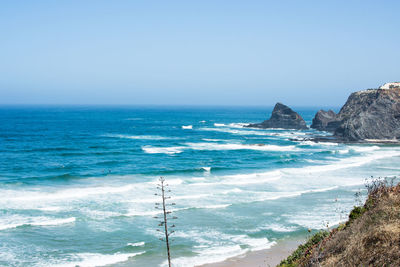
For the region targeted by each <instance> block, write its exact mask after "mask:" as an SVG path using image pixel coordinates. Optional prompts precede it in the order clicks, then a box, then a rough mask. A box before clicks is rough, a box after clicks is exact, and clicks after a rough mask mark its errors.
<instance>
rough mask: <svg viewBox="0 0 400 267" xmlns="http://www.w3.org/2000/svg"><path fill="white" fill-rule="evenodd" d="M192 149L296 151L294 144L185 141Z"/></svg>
mask: <svg viewBox="0 0 400 267" xmlns="http://www.w3.org/2000/svg"><path fill="white" fill-rule="evenodd" d="M185 144H186V145H187V146H188V147H189V148H190V149H194V150H260V151H296V150H297V148H296V147H295V146H278V145H265V144H235V143H231V144H216V143H185Z"/></svg>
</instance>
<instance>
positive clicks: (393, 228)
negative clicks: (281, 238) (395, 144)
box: [279, 179, 400, 267]
mask: <svg viewBox="0 0 400 267" xmlns="http://www.w3.org/2000/svg"><path fill="white" fill-rule="evenodd" d="M393 181H394V180H393V179H392V180H390V181H388V180H387V179H384V180H380V179H377V180H373V182H372V183H370V184H368V185H367V189H368V197H367V199H366V201H365V204H364V205H362V206H356V207H354V209H353V210H352V211H351V212H350V214H349V219H348V221H347V222H346V223H344V224H341V225H339V226H338V227H337V228H334V229H332V230H329V231H321V232H317V233H316V234H314V235H313V236H311V237H310V238H309V239H308V241H307V242H306V243H305V244H303V245H300V246H299V247H298V248H297V249H296V250H295V251H294V252H293V253H292V254H291V255H290V256H289V257H288V258H286V259H285V260H283V261H282V262H281V263H280V264H279V266H281V267H291V266H400V253H399V251H400V184H397V185H393Z"/></svg>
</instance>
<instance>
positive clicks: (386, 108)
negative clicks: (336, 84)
mask: <svg viewBox="0 0 400 267" xmlns="http://www.w3.org/2000/svg"><path fill="white" fill-rule="evenodd" d="M311 128H314V129H317V130H322V131H328V132H333V136H334V138H335V139H336V140H339V141H344V142H354V141H355V142H358V141H363V142H398V141H399V140H400V83H387V84H385V85H383V86H381V87H380V88H378V89H368V90H363V91H359V92H355V93H352V94H351V95H350V96H349V98H348V99H347V101H346V103H345V105H344V106H343V107H342V108H341V109H340V112H339V113H338V114H335V113H334V112H333V111H324V110H320V111H318V113H317V114H316V115H315V117H314V119H313V124H312V125H311Z"/></svg>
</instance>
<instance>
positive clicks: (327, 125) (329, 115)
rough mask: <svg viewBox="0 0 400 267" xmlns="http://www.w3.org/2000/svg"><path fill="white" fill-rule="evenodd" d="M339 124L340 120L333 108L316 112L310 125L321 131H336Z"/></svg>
mask: <svg viewBox="0 0 400 267" xmlns="http://www.w3.org/2000/svg"><path fill="white" fill-rule="evenodd" d="M339 125H340V120H339V118H338V115H337V114H336V113H335V112H334V111H333V110H329V111H325V110H323V109H321V110H320V111H318V112H317V114H315V117H314V119H313V120H312V124H311V126H310V127H311V128H313V129H316V130H319V131H326V132H334V131H335V130H336V129H337V128H338V127H339Z"/></svg>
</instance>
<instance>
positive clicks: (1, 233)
mask: <svg viewBox="0 0 400 267" xmlns="http://www.w3.org/2000/svg"><path fill="white" fill-rule="evenodd" d="M295 110H296V111H298V112H299V113H300V114H301V115H302V116H303V118H304V119H305V120H306V122H307V124H308V125H310V124H311V120H312V118H313V116H314V115H315V113H316V111H317V110H318V109H317V108H307V107H300V108H295ZM335 110H336V111H337V110H338V109H337V108H336V109H335ZM271 111H272V107H184V106H180V107H171V106H166V107H162V106H138V107H128V106H126V107H125V106H120V107H117V106H116V107H114V106H2V107H0V196H1V197H0V266H29V267H31V266H63V267H64V266H71V267H75V266H81V267H83V266H85V267H86V266H167V261H166V259H167V258H166V247H165V243H164V242H163V241H161V240H160V238H162V237H163V233H162V227H159V224H160V222H159V220H160V209H157V208H155V207H159V205H158V204H156V203H160V202H161V197H160V196H159V189H158V188H157V184H158V183H159V182H158V180H159V178H160V177H163V178H164V179H165V180H166V183H167V184H168V189H167V191H166V194H167V196H168V198H167V199H166V202H167V204H169V205H168V206H167V209H168V210H169V211H170V212H171V213H170V214H168V216H169V217H170V218H171V217H177V218H176V219H174V220H173V219H170V220H169V221H168V223H169V226H170V232H171V235H170V241H171V244H170V246H171V259H172V266H175V267H178V266H182V267H190V266H196V265H201V264H206V263H212V262H218V261H223V260H225V259H227V258H230V257H234V256H239V255H244V254H246V253H248V252H250V251H257V250H264V249H268V248H270V247H271V246H273V245H275V244H276V243H277V242H279V241H280V240H283V239H287V238H297V237H304V236H306V235H307V234H308V231H309V230H311V231H317V230H319V229H326V228H328V227H331V226H335V225H337V224H339V223H340V222H342V221H346V219H347V217H348V214H349V211H350V210H351V209H352V208H353V206H354V205H359V204H360V203H361V202H363V201H364V198H365V194H366V190H365V183H367V182H368V180H370V179H379V178H383V177H387V178H391V177H397V176H398V175H399V174H400V164H399V163H400V147H399V146H394V145H376V144H365V145H361V144H338V143H330V142H329V143H328V142H326V143H324V142H320V143H315V142H312V141H307V138H310V137H312V136H315V135H329V134H328V133H324V132H317V131H315V130H311V129H310V130H306V131H295V130H283V129H269V130H264V129H251V128H244V127H243V126H244V125H245V124H247V123H255V122H261V121H263V120H265V119H267V118H268V117H269V116H270V115H271ZM173 203H174V204H173ZM172 225H174V226H175V227H172ZM172 231H174V232H172Z"/></svg>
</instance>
